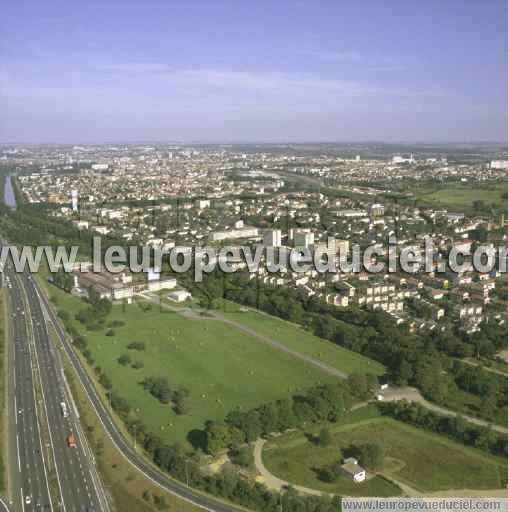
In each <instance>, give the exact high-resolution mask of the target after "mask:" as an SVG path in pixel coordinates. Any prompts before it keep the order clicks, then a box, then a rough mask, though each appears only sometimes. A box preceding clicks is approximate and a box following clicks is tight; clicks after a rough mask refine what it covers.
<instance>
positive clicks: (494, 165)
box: [490, 160, 508, 169]
mask: <svg viewBox="0 0 508 512" xmlns="http://www.w3.org/2000/svg"><path fill="white" fill-rule="evenodd" d="M490 168H491V169H508V160H492V162H490Z"/></svg>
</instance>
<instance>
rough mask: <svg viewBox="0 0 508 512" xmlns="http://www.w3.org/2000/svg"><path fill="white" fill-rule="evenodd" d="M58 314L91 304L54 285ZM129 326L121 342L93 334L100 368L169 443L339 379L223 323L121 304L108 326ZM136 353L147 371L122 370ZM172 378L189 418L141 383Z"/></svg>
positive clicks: (121, 330)
mask: <svg viewBox="0 0 508 512" xmlns="http://www.w3.org/2000/svg"><path fill="white" fill-rule="evenodd" d="M47 289H49V290H50V291H51V295H52V297H53V298H54V299H56V306H57V308H58V309H64V310H67V311H68V312H69V313H70V315H71V316H72V317H74V314H75V313H76V312H77V311H79V310H80V309H81V308H85V307H86V304H85V303H83V302H82V301H81V300H80V299H77V298H75V297H72V296H70V295H68V294H66V293H64V292H61V291H60V290H58V289H56V288H54V287H47ZM115 320H118V321H122V322H124V325H122V326H121V327H115V328H114V331H115V335H114V336H106V334H105V333H106V330H107V329H103V330H101V331H86V329H85V328H84V327H83V326H82V325H81V324H80V323H79V322H77V321H75V320H74V321H73V324H74V325H75V326H76V327H77V328H78V330H79V331H80V332H82V333H83V334H84V335H85V336H86V338H87V339H88V345H89V348H90V350H91V352H92V355H93V357H94V360H95V364H97V365H99V366H101V368H102V369H103V370H104V371H105V372H106V373H107V374H108V375H109V376H110V377H111V379H112V381H113V387H114V389H115V390H116V391H118V392H119V394H120V395H121V396H123V397H124V398H126V399H127V400H128V401H129V403H130V404H131V406H132V408H133V410H134V411H135V412H136V414H137V415H138V416H139V418H141V419H142V420H143V421H144V422H145V424H146V425H147V426H148V427H149V428H150V429H152V430H154V431H155V432H159V433H160V435H161V436H162V437H163V438H165V439H167V440H175V441H184V440H185V439H186V436H187V433H188V432H189V431H191V430H192V429H201V428H203V426H204V423H205V421H206V420H209V419H223V418H224V416H225V415H226V414H227V413H228V412H229V411H231V410H233V409H235V408H244V409H248V408H252V407H255V406H257V405H260V404H262V403H265V402H268V401H272V400H275V399H278V398H281V397H284V396H288V395H289V394H292V393H295V392H296V391H297V390H299V389H303V388H307V387H310V386H312V385H314V384H316V383H319V382H329V381H332V380H335V377H332V376H329V375H328V374H326V373H324V372H322V371H321V370H320V369H318V368H316V367H314V366H312V365H309V364H308V363H305V362H303V361H300V360H299V359H296V358H295V357H293V356H291V355H289V354H286V353H284V352H282V351H279V350H276V349H274V348H272V347H270V346H268V345H266V344H264V343H260V342H259V341H257V340H256V339H255V338H253V337H251V336H249V335H247V334H245V333H243V332H241V331H238V330H236V329H235V328H233V327H231V326H229V325H227V324H225V323H224V322H221V321H219V320H209V319H205V318H203V319H189V318H185V317H184V316H182V315H180V314H179V313H175V312H168V311H164V310H163V311H160V310H159V308H158V307H157V306H153V307H151V309H150V310H148V311H143V310H142V308H140V307H139V305H137V304H132V305H125V306H121V305H118V306H114V307H113V311H112V313H111V314H110V315H109V316H108V318H107V321H106V324H109V323H111V322H112V321H115ZM132 341H144V342H145V344H146V350H145V351H141V352H138V351H134V350H128V349H127V348H126V347H127V345H128V344H129V343H130V342H132ZM125 353H129V355H130V356H131V357H132V361H133V362H134V361H140V362H142V363H143V364H144V367H143V368H142V369H140V370H135V369H133V368H131V367H130V366H122V365H120V364H119V363H118V361H117V360H118V358H119V357H120V356H121V355H122V354H125ZM150 376H153V377H165V378H167V379H168V381H169V383H170V385H171V386H172V387H173V388H175V389H176V388H179V387H186V388H187V389H188V390H189V391H190V399H189V413H188V414H186V415H183V416H178V415H176V414H175V413H174V412H173V411H172V410H171V408H170V407H169V406H168V405H162V404H160V403H159V402H158V401H157V400H156V399H155V398H153V397H152V396H151V395H150V394H149V393H148V392H147V391H145V390H144V389H143V387H142V386H141V385H140V382H141V381H142V380H143V379H145V378H146V377H150Z"/></svg>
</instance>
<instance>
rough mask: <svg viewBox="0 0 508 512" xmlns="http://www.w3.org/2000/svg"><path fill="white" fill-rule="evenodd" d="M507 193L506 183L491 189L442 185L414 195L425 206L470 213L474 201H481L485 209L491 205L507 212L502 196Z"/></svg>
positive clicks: (466, 185) (425, 189) (507, 185)
mask: <svg viewBox="0 0 508 512" xmlns="http://www.w3.org/2000/svg"><path fill="white" fill-rule="evenodd" d="M506 192H508V183H500V184H499V185H498V186H493V187H488V188H487V187H478V186H472V185H469V184H465V185H457V184H453V185H442V186H440V187H439V188H438V187H433V188H424V189H422V190H419V191H418V192H417V193H416V198H417V199H418V202H419V203H420V204H422V205H425V206H431V207H442V208H449V209H452V210H456V211H464V212H471V211H472V204H473V202H474V201H483V202H484V203H485V205H486V206H487V207H492V206H493V205H494V206H495V207H496V208H497V209H498V210H499V212H502V211H507V210H508V206H507V201H506V199H503V194H505V193H506Z"/></svg>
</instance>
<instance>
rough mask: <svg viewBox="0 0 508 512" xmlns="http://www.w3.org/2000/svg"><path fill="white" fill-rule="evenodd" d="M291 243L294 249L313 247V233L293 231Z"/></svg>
mask: <svg viewBox="0 0 508 512" xmlns="http://www.w3.org/2000/svg"><path fill="white" fill-rule="evenodd" d="M293 242H294V245H295V247H312V246H313V245H314V233H312V232H310V231H295V233H294V235H293Z"/></svg>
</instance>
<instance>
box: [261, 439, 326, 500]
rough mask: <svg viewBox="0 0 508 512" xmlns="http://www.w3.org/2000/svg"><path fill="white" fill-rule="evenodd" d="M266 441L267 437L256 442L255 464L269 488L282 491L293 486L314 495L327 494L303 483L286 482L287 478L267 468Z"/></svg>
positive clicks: (299, 490) (304, 492)
mask: <svg viewBox="0 0 508 512" xmlns="http://www.w3.org/2000/svg"><path fill="white" fill-rule="evenodd" d="M265 443H266V440H265V439H258V440H257V441H256V443H255V444H254V465H255V467H256V470H257V471H258V472H259V474H260V475H261V479H260V480H262V482H263V483H264V484H265V485H266V486H267V487H268V488H269V489H273V490H275V491H281V490H283V489H286V488H287V487H293V489H296V490H297V491H298V492H301V493H303V494H311V495H313V496H321V495H323V494H325V493H322V492H321V491H316V489H310V488H309V487H302V486H301V485H294V484H292V483H290V482H286V481H285V480H281V479H280V478H277V477H276V476H275V475H273V474H272V473H270V471H268V469H266V467H265V465H264V464H263V447H264V445H265Z"/></svg>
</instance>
